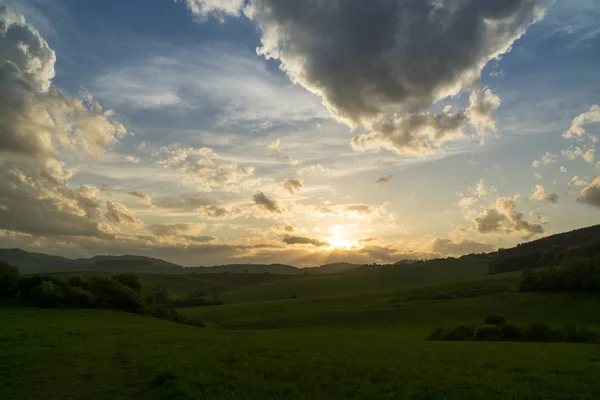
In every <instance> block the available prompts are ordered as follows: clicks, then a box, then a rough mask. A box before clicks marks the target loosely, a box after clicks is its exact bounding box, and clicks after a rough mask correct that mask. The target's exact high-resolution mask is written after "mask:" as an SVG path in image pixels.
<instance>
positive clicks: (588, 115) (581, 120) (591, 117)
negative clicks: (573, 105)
mask: <svg viewBox="0 0 600 400" xmlns="http://www.w3.org/2000/svg"><path fill="white" fill-rule="evenodd" d="M599 123H600V105H597V104H595V105H593V106H592V108H590V110H589V111H587V112H584V113H582V114H579V115H578V116H577V117H575V118H574V119H573V122H572V123H571V127H570V128H569V130H567V131H566V132H565V133H564V134H563V137H564V138H565V139H573V138H577V137H582V136H587V131H586V129H585V127H586V126H587V125H591V124H599Z"/></svg>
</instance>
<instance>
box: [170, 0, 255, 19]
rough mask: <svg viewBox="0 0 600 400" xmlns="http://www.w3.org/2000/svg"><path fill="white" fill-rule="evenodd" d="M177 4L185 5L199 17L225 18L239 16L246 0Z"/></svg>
mask: <svg viewBox="0 0 600 400" xmlns="http://www.w3.org/2000/svg"><path fill="white" fill-rule="evenodd" d="M175 1H176V2H180V3H185V5H186V6H187V8H188V10H189V11H190V12H191V13H192V14H194V15H197V16H200V17H204V18H205V17H208V16H211V15H212V16H217V17H220V18H223V17H224V16H227V15H230V16H235V15H237V14H239V12H240V9H241V8H242V6H243V5H244V0H175Z"/></svg>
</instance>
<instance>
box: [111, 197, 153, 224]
mask: <svg viewBox="0 0 600 400" xmlns="http://www.w3.org/2000/svg"><path fill="white" fill-rule="evenodd" d="M104 216H105V217H106V219H107V220H109V221H110V222H115V223H117V224H123V225H127V226H133V227H139V226H142V225H144V223H143V222H142V221H140V220H139V219H137V218H136V217H135V213H134V212H133V211H131V210H130V209H128V208H127V207H125V206H124V205H123V204H120V203H117V202H115V201H110V200H109V201H107V202H106V214H105V215H104Z"/></svg>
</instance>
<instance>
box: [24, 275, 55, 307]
mask: <svg viewBox="0 0 600 400" xmlns="http://www.w3.org/2000/svg"><path fill="white" fill-rule="evenodd" d="M62 299H63V296H62V292H61V289H60V287H58V286H56V285H55V284H54V283H53V282H52V281H43V282H42V283H40V285H39V286H38V287H36V288H35V289H33V290H32V291H31V300H33V303H34V304H35V305H36V306H38V307H46V308H55V307H58V306H60V304H61V301H62Z"/></svg>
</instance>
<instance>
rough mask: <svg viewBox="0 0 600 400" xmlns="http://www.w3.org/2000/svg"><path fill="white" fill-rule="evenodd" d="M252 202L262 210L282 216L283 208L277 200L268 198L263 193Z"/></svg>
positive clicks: (256, 195)
mask: <svg viewBox="0 0 600 400" xmlns="http://www.w3.org/2000/svg"><path fill="white" fill-rule="evenodd" d="M252 200H254V204H256V205H257V206H259V207H260V208H262V209H264V210H267V211H269V212H272V213H277V214H281V213H282V211H281V208H280V207H279V204H278V203H277V201H276V200H275V199H272V198H270V197H268V196H267V195H266V194H264V193H263V192H258V193H256V194H255V195H254V196H252Z"/></svg>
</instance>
